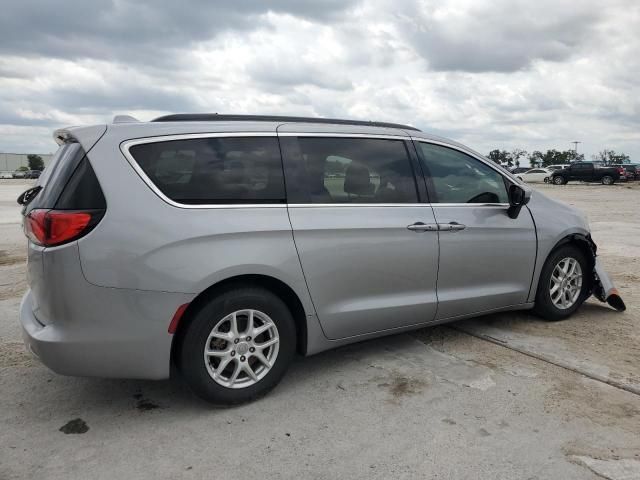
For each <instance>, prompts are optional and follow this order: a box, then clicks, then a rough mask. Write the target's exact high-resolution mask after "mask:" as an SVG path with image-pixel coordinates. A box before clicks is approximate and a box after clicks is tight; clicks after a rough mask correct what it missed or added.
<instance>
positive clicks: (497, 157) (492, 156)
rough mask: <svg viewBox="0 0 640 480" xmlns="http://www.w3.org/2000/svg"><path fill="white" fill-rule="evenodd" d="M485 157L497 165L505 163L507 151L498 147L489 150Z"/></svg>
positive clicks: (507, 155)
mask: <svg viewBox="0 0 640 480" xmlns="http://www.w3.org/2000/svg"><path fill="white" fill-rule="evenodd" d="M487 158H488V159H489V160H491V161H493V162H495V163H497V164H498V165H506V164H507V161H508V159H509V152H507V151H506V150H498V149H495V150H491V151H490V152H489V153H488V154H487Z"/></svg>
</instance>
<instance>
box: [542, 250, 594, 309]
mask: <svg viewBox="0 0 640 480" xmlns="http://www.w3.org/2000/svg"><path fill="white" fill-rule="evenodd" d="M590 279H591V274H590V269H589V262H588V261H587V259H586V257H585V255H584V253H582V251H581V250H580V249H579V248H577V247H575V246H573V245H565V246H562V247H560V248H558V249H557V250H555V251H553V252H551V254H550V255H549V258H547V261H546V262H545V264H544V266H543V267H542V272H541V273H540V279H539V280H538V291H537V293H536V303H535V306H534V312H535V313H536V314H538V315H539V316H541V317H542V318H544V319H545V320H549V321H557V320H563V319H565V318H567V317H570V316H571V315H572V314H573V313H574V312H575V311H576V310H577V309H578V308H579V307H580V305H582V303H583V302H584V301H585V300H586V299H587V297H588V296H589V292H590V288H591V286H590V285H591V280H590Z"/></svg>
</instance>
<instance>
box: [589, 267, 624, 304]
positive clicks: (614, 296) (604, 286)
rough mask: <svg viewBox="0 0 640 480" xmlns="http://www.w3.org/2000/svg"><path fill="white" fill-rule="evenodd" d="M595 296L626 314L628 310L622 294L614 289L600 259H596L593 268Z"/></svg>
mask: <svg viewBox="0 0 640 480" xmlns="http://www.w3.org/2000/svg"><path fill="white" fill-rule="evenodd" d="M593 296H594V297H596V298H597V299H598V300H600V301H601V302H606V303H608V304H609V305H611V306H612V307H613V308H615V309H616V310H618V311H619V312H624V311H625V310H626V309H627V307H626V306H625V304H624V302H623V301H622V297H621V296H620V292H618V289H617V288H616V287H614V285H613V282H612V281H611V279H610V278H609V275H607V272H605V271H604V268H602V265H601V263H600V261H599V260H598V258H596V259H595V265H594V267H593Z"/></svg>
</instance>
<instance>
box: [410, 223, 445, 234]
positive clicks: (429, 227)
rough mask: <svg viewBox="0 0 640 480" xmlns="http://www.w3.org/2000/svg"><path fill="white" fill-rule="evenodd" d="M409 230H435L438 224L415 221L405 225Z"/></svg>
mask: <svg viewBox="0 0 640 480" xmlns="http://www.w3.org/2000/svg"><path fill="white" fill-rule="evenodd" d="M407 228H408V229H409V230H412V231H414V232H437V231H438V224H437V223H422V222H416V223H413V224H411V225H407Z"/></svg>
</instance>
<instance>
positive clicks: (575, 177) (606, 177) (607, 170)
mask: <svg viewBox="0 0 640 480" xmlns="http://www.w3.org/2000/svg"><path fill="white" fill-rule="evenodd" d="M618 180H620V169H619V168H617V167H605V166H603V165H601V164H599V163H596V162H575V163H572V164H570V165H569V166H568V167H567V168H563V169H561V170H556V171H554V172H553V175H552V177H551V181H552V182H553V183H554V185H565V184H566V183H568V182H571V181H580V182H601V183H602V184H603V185H613V184H614V183H615V182H617V181H618Z"/></svg>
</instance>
